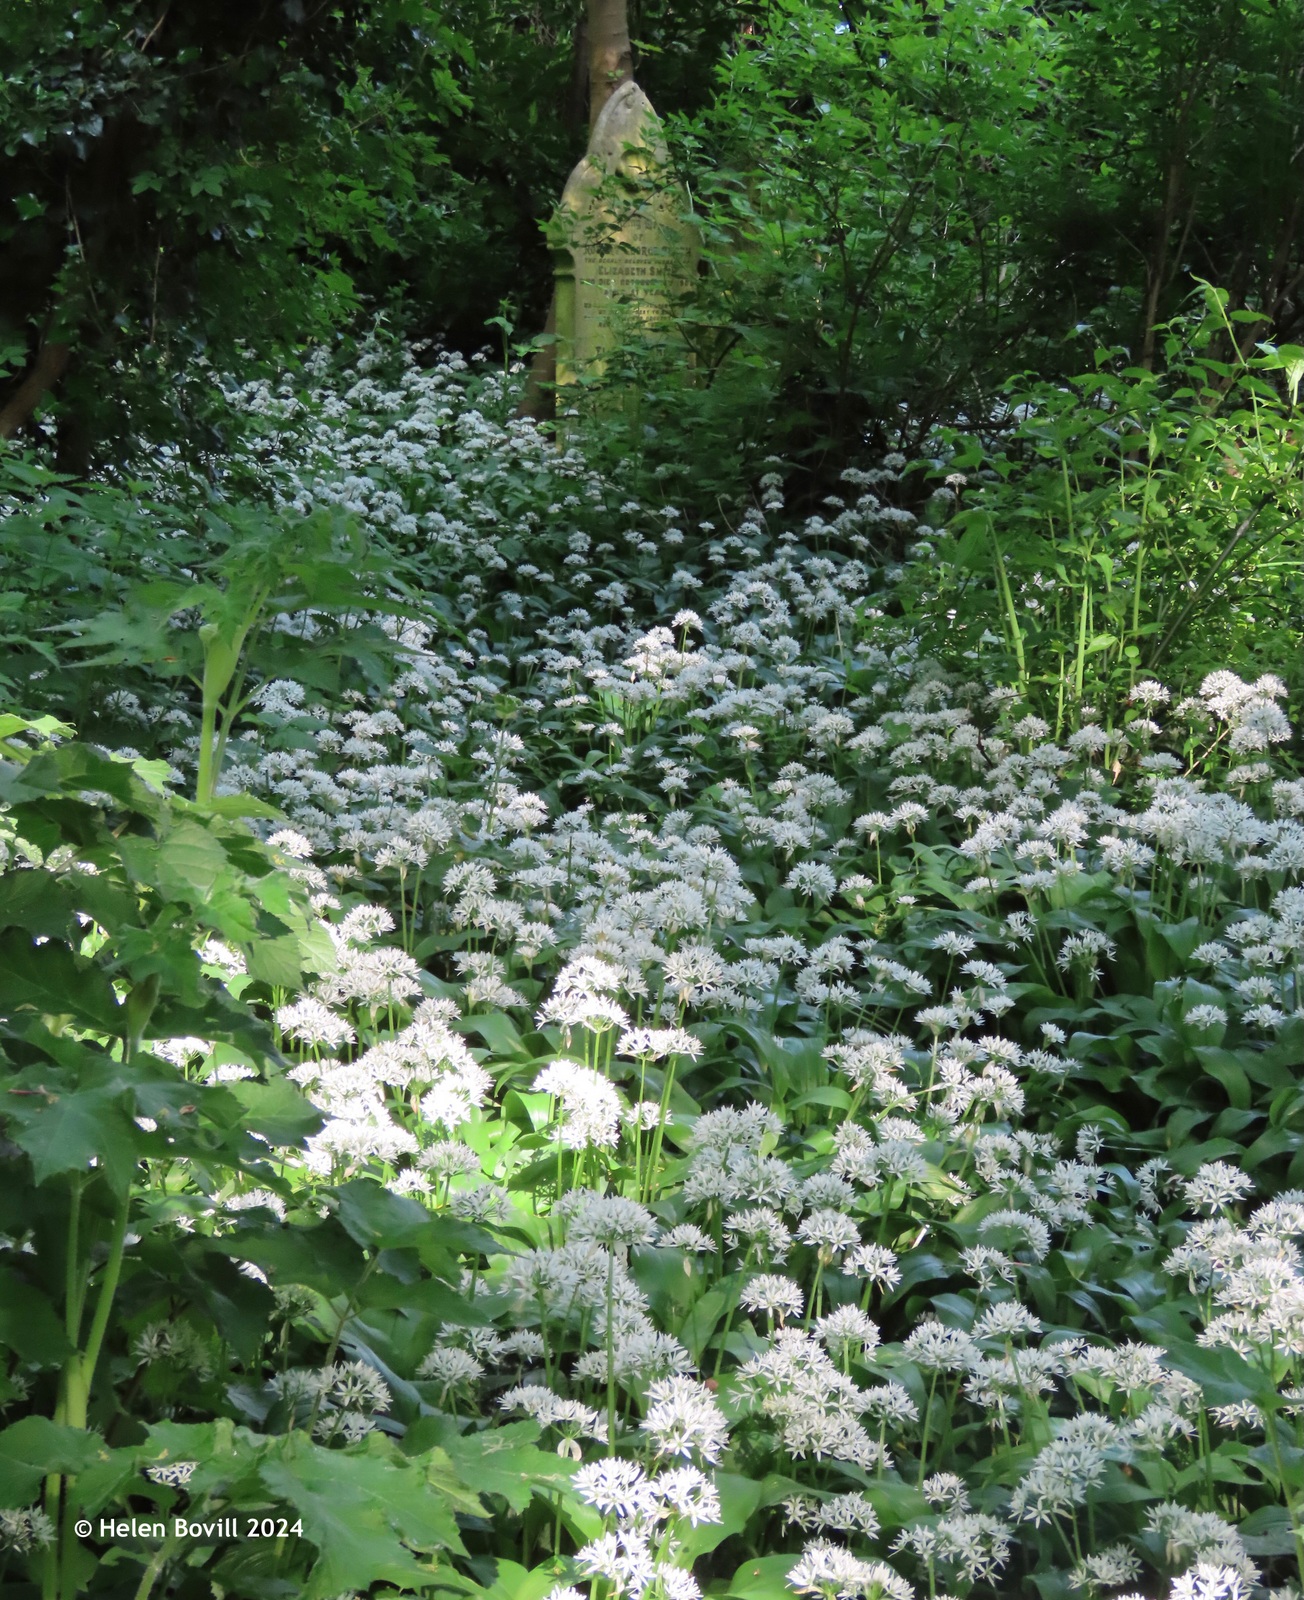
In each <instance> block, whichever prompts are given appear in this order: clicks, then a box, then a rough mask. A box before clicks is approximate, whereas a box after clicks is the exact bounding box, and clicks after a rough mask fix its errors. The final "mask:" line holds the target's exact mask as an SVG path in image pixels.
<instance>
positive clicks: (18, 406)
mask: <svg viewBox="0 0 1304 1600" xmlns="http://www.w3.org/2000/svg"><path fill="white" fill-rule="evenodd" d="M71 360H72V349H71V347H70V346H69V345H66V344H61V343H58V342H57V341H56V342H54V343H51V344H43V345H42V346H41V348H40V349H39V350H38V351H37V352H36V360H35V361H34V362H33V363H32V365H31V369H30V370H29V371H28V373H27V374H26V376H25V377H24V378H23V381H22V382H21V383H20V384H19V385H18V387H17V389H15V390H14V392H13V394H11V395H10V396H9V398H8V400H6V401H5V404H4V407H3V408H2V409H0V439H12V438H13V436H14V435H15V434H16V433H17V432H18V430H19V428H21V427H22V425H23V423H24V422H26V421H27V419H28V417H30V416H31V414H32V412H33V411H35V410H36V408H37V406H39V405H40V403H41V401H42V400H43V399H44V398H45V396H46V395H47V394H48V393H49V391H50V390H51V389H53V388H54V386H55V384H56V383H58V381H59V379H60V378H62V377H63V375H64V373H65V372H66V371H67V370H68V363H69V361H71Z"/></svg>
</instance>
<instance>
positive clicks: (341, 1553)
mask: <svg viewBox="0 0 1304 1600" xmlns="http://www.w3.org/2000/svg"><path fill="white" fill-rule="evenodd" d="M391 1448H392V1446H389V1445H388V1444H387V1442H386V1441H385V1440H384V1439H383V1438H382V1437H381V1436H379V1435H375V1434H373V1435H372V1436H371V1438H370V1439H369V1440H368V1441H367V1447H366V1448H365V1449H364V1450H363V1451H362V1452H359V1453H357V1454H354V1453H353V1452H351V1451H342V1450H323V1449H321V1448H320V1447H318V1446H315V1445H311V1444H309V1443H308V1442H307V1441H306V1440H304V1439H303V1437H302V1435H293V1434H292V1435H290V1436H289V1439H288V1440H287V1442H286V1445H285V1447H284V1449H283V1452H282V1453H281V1455H280V1458H279V1459H270V1460H265V1461H264V1462H263V1464H262V1466H261V1468H260V1472H259V1475H260V1477H261V1479H262V1481H263V1483H264V1484H265V1485H266V1487H267V1489H268V1490H269V1491H270V1493H272V1494H274V1495H275V1496H276V1497H277V1499H278V1500H280V1501H281V1502H282V1503H283V1504H285V1505H287V1506H290V1507H292V1508H293V1510H294V1511H295V1513H296V1514H297V1515H298V1516H299V1517H301V1518H302V1519H303V1531H304V1536H305V1537H306V1538H307V1539H309V1540H310V1541H311V1542H312V1543H313V1544H314V1545H316V1547H317V1552H318V1559H317V1561H316V1562H315V1563H314V1565H313V1568H312V1573H311V1575H310V1577H309V1580H308V1586H307V1589H306V1591H305V1596H306V1600H325V1597H327V1596H330V1595H338V1594H339V1593H340V1592H341V1591H342V1590H343V1591H347V1590H350V1589H369V1588H370V1587H371V1585H372V1584H374V1583H378V1582H389V1583H396V1584H399V1585H400V1586H404V1587H419V1586H421V1585H422V1584H423V1583H424V1582H425V1581H426V1580H427V1578H428V1576H429V1573H428V1569H427V1568H426V1567H423V1566H422V1565H420V1564H419V1563H418V1562H417V1560H416V1559H415V1557H414V1555H413V1553H412V1552H413V1551H414V1550H415V1551H419V1552H421V1553H423V1554H432V1553H434V1552H435V1551H437V1550H454V1551H458V1552H461V1551H462V1541H461V1538H460V1536H459V1534H458V1531H457V1524H456V1522H455V1521H454V1520H453V1514H452V1512H451V1511H450V1510H449V1509H448V1507H447V1505H446V1504H445V1503H444V1501H443V1499H442V1497H441V1496H440V1495H439V1494H438V1493H437V1492H432V1489H431V1485H430V1482H429V1479H428V1477H427V1474H426V1472H425V1471H423V1470H422V1466H421V1464H420V1463H419V1462H416V1463H414V1462H402V1463H396V1462H395V1461H393V1460H387V1459H386V1458H385V1455H384V1452H385V1451H387V1450H388V1449H391Z"/></svg>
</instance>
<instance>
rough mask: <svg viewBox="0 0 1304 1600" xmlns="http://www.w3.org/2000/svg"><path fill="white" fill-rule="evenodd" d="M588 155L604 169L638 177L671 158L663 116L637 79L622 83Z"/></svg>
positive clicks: (599, 123)
mask: <svg viewBox="0 0 1304 1600" xmlns="http://www.w3.org/2000/svg"><path fill="white" fill-rule="evenodd" d="M588 159H589V160H590V161H591V162H593V164H594V165H595V166H597V167H600V168H601V169H602V170H603V171H604V172H608V173H617V172H618V173H620V174H621V176H628V177H630V178H633V179H637V178H638V177H641V176H643V175H645V174H646V172H647V171H648V169H649V168H652V167H661V166H664V165H665V164H666V162H667V161H668V160H669V159H670V151H669V150H668V149H667V147H666V139H665V135H664V133H662V131H661V118H660V117H658V116H657V114H656V112H655V111H654V110H653V109H652V102H651V101H650V100H649V99H648V97H647V96H646V95H645V94H644V93H643V91H642V90H641V89H640V88H639V86H638V85H637V84H636V83H634V82H632V81H631V82H629V83H622V84H621V86H620V88H619V89H617V90H616V92H615V93H614V94H613V95H612V97H611V99H610V100H608V101H607V103H606V105H605V106H603V108H602V115H601V116H600V117H599V118H598V120H597V122H596V123H595V124H594V127H593V132H592V134H591V135H590V137H589V149H588Z"/></svg>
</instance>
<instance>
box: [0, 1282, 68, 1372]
mask: <svg viewBox="0 0 1304 1600" xmlns="http://www.w3.org/2000/svg"><path fill="white" fill-rule="evenodd" d="M0 1344H2V1345H8V1347H9V1348H10V1349H11V1350H15V1351H17V1353H18V1354H19V1355H20V1356H22V1358H23V1359H24V1360H25V1361H32V1362H35V1363H36V1364H37V1365H38V1366H43V1367H51V1366H57V1365H58V1364H59V1363H60V1362H61V1361H62V1360H63V1359H64V1357H65V1356H66V1355H67V1354H68V1353H69V1351H70V1350H71V1348H72V1347H71V1345H69V1343H68V1335H67V1333H66V1332H65V1331H64V1327H63V1324H62V1323H61V1322H60V1320H59V1318H58V1317H57V1316H56V1315H55V1311H54V1307H53V1306H52V1305H51V1303H50V1301H49V1299H48V1297H47V1296H46V1295H43V1294H42V1293H41V1291H40V1290H39V1289H35V1288H33V1287H32V1285H31V1284H29V1283H24V1282H23V1280H22V1279H21V1278H20V1277H18V1275H17V1274H16V1273H14V1272H10V1271H8V1270H4V1271H0Z"/></svg>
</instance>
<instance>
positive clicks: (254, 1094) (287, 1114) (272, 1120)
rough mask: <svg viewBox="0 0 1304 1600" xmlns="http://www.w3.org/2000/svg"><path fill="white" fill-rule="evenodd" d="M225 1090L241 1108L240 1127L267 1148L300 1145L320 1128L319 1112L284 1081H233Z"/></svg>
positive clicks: (245, 1079)
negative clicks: (256, 1136) (260, 1140)
mask: <svg viewBox="0 0 1304 1600" xmlns="http://www.w3.org/2000/svg"><path fill="white" fill-rule="evenodd" d="M225 1087H226V1089H227V1090H228V1091H229V1092H230V1093H231V1094H232V1095H234V1097H235V1098H236V1099H237V1100H238V1101H239V1102H240V1104H241V1105H242V1106H243V1107H244V1108H245V1118H244V1126H245V1127H246V1128H248V1130H249V1131H250V1133H257V1134H261V1135H262V1137H263V1138H264V1139H266V1140H267V1142H268V1143H269V1144H274V1145H300V1144H302V1143H303V1142H304V1140H305V1139H308V1138H311V1136H312V1135H313V1134H314V1133H317V1132H318V1131H319V1130H320V1128H321V1127H322V1124H323V1121H324V1119H323V1117H322V1114H321V1112H320V1111H318V1109H317V1108H316V1106H314V1105H313V1103H312V1102H311V1101H310V1100H308V1099H306V1098H305V1097H304V1096H303V1095H302V1094H300V1093H299V1091H298V1089H296V1088H295V1086H294V1085H293V1084H292V1083H291V1082H290V1080H289V1079H288V1078H273V1079H272V1081H271V1082H270V1083H260V1082H258V1080H257V1079H255V1078H237V1079H234V1080H233V1081H232V1082H230V1083H228V1084H227V1085H225Z"/></svg>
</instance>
